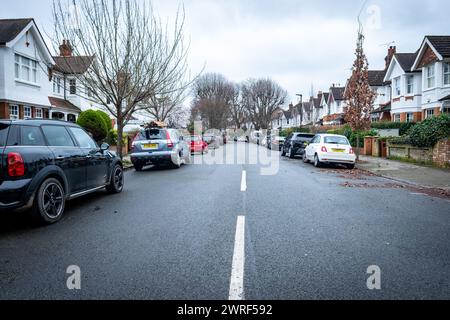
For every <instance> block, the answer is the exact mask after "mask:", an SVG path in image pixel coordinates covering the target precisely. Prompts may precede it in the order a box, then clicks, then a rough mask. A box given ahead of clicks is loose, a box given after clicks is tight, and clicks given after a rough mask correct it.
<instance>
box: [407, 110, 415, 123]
mask: <svg viewBox="0 0 450 320" xmlns="http://www.w3.org/2000/svg"><path fill="white" fill-rule="evenodd" d="M406 122H414V114H413V113H412V112H408V113H407V114H406Z"/></svg>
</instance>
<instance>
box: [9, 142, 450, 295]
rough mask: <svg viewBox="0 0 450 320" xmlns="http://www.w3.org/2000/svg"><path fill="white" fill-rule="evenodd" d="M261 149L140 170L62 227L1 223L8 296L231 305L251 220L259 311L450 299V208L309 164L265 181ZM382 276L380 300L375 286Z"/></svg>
mask: <svg viewBox="0 0 450 320" xmlns="http://www.w3.org/2000/svg"><path fill="white" fill-rule="evenodd" d="M224 148H225V149H224ZM258 149H259V151H260V152H262V153H266V152H267V150H266V149H265V148H263V147H258V146H256V145H254V144H245V143H238V144H234V143H231V144H228V145H226V146H225V147H221V149H219V150H218V151H216V153H215V155H211V154H209V155H206V156H205V159H209V160H211V159H213V158H214V157H216V158H222V159H223V158H224V157H222V155H223V151H224V150H225V152H226V154H227V157H226V158H227V159H228V158H229V157H228V155H230V154H234V153H235V152H236V150H240V153H241V155H242V154H247V155H248V156H246V157H242V158H239V157H240V156H238V157H237V158H238V159H240V160H243V159H246V160H247V164H240V163H239V162H243V161H237V162H238V163H236V164H226V165H225V164H216V165H207V164H204V165H200V164H191V165H186V166H183V167H181V169H178V170H173V169H152V168H149V169H147V170H144V171H143V172H135V171H134V170H129V171H128V172H126V174H125V188H124V190H123V192H122V193H121V194H118V195H115V196H106V194H105V195H104V196H103V195H102V194H101V193H102V192H100V194H99V193H97V194H94V195H90V196H87V197H84V198H79V199H78V200H74V201H72V202H69V203H68V204H67V210H66V213H65V215H64V217H63V219H62V220H61V221H60V222H59V223H57V224H54V225H51V226H47V227H42V228H36V227H34V226H32V225H31V224H30V223H29V222H28V219H27V218H26V217H22V216H18V215H12V214H6V215H4V216H2V217H0V218H1V223H0V288H1V290H0V299H194V300H195V299H221V300H222V299H228V298H229V291H230V277H231V273H232V263H233V253H235V252H234V250H235V245H236V244H235V236H236V224H237V219H238V217H239V216H243V217H245V229H244V230H245V246H244V249H245V250H244V260H245V268H244V274H243V276H244V288H243V297H244V298H245V299H247V300H255V299H286V300H290V299H450V251H449V250H448V244H449V243H450V201H449V200H448V199H445V198H443V197H441V198H439V197H432V196H430V195H425V194H420V193H418V192H416V191H415V190H414V189H412V188H407V187H406V188H405V187H400V186H399V185H398V183H396V182H393V181H391V180H387V179H384V178H379V177H375V176H372V175H367V174H364V173H363V172H360V171H355V173H350V172H349V171H348V170H346V169H340V168H330V167H327V168H321V169H317V168H315V167H314V166H312V165H311V164H304V163H303V162H302V161H301V159H292V160H291V159H287V158H280V160H279V170H278V173H277V174H275V175H261V171H260V169H261V165H259V164H252V163H255V162H256V161H253V160H255V159H256V158H257V153H258ZM244 151H245V152H244ZM274 157H275V158H273V159H272V161H274V163H278V160H277V159H278V158H279V154H278V152H276V153H274ZM201 159H202V156H201V155H196V156H195V162H196V163H197V162H199V161H201ZM233 159H234V157H233ZM243 171H245V172H246V176H245V177H244V178H245V179H244V180H245V181H243V174H242V173H243ZM235 254H236V253H235ZM70 265H76V266H79V267H80V269H81V290H73V291H72V290H68V289H67V286H66V281H67V278H68V276H69V275H68V274H66V269H67V267H68V266H70ZM371 265H377V266H379V267H380V269H381V286H382V287H381V290H368V288H367V286H366V280H367V278H368V277H369V275H368V274H367V273H366V271H367V268H368V267H369V266H371Z"/></svg>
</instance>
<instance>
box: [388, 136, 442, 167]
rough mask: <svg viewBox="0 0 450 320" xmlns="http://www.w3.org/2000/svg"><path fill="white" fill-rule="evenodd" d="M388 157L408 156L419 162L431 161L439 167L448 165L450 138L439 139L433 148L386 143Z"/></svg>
mask: <svg viewBox="0 0 450 320" xmlns="http://www.w3.org/2000/svg"><path fill="white" fill-rule="evenodd" d="M388 157H399V158H409V159H414V160H416V161H421V162H432V163H434V164H435V165H437V166H440V167H449V166H450V139H448V140H443V141H439V142H438V143H437V144H436V145H435V146H434V148H418V147H413V146H410V145H393V144H388Z"/></svg>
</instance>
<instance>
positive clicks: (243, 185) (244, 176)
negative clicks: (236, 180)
mask: <svg viewBox="0 0 450 320" xmlns="http://www.w3.org/2000/svg"><path fill="white" fill-rule="evenodd" d="M241 191H242V192H245V191H247V171H245V170H243V171H242V179H241Z"/></svg>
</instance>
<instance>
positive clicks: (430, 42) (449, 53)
mask: <svg viewBox="0 0 450 320" xmlns="http://www.w3.org/2000/svg"><path fill="white" fill-rule="evenodd" d="M427 47H429V48H430V49H431V50H432V51H433V52H434V53H435V54H436V57H437V58H438V59H439V60H443V59H445V58H450V36H425V38H424V39H423V41H422V44H421V46H420V49H419V51H418V54H417V57H416V59H415V61H414V64H413V66H412V70H413V71H414V70H416V69H417V68H418V67H419V63H420V61H421V60H422V57H423V55H424V53H425V50H426V48H427Z"/></svg>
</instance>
